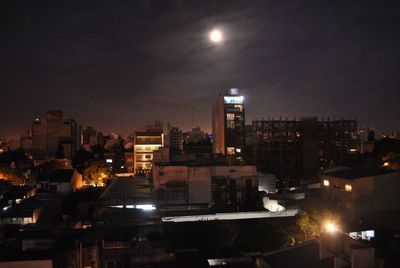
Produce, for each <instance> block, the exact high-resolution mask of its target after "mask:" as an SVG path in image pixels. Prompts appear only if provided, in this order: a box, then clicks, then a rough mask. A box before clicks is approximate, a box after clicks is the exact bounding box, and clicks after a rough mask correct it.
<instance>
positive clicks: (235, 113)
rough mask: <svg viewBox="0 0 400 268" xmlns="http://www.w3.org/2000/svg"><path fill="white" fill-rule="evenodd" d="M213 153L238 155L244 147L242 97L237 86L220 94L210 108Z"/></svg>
mask: <svg viewBox="0 0 400 268" xmlns="http://www.w3.org/2000/svg"><path fill="white" fill-rule="evenodd" d="M212 131H213V153H214V154H223V155H240V154H241V153H242V151H243V150H244V147H245V110H244V97H243V96H241V95H239V91H238V89H237V88H231V89H229V90H228V92H227V93H226V94H220V96H219V98H218V100H217V101H216V102H215V103H214V106H213V109H212Z"/></svg>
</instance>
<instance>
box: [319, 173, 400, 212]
mask: <svg viewBox="0 0 400 268" xmlns="http://www.w3.org/2000/svg"><path fill="white" fill-rule="evenodd" d="M321 188H322V192H323V195H324V197H325V198H328V199H330V200H334V201H335V202H337V204H338V205H339V206H341V207H343V208H346V209H348V210H350V211H353V212H354V213H356V214H357V215H360V214H363V213H368V212H375V211H384V210H394V209H400V173H399V172H396V171H392V170H387V169H377V168H352V169H342V170H338V171H333V172H329V173H326V174H323V175H321Z"/></svg>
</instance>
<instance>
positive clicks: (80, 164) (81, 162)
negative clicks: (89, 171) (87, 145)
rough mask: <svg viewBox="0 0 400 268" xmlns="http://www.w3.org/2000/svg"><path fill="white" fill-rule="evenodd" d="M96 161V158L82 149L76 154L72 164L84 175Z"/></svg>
mask: <svg viewBox="0 0 400 268" xmlns="http://www.w3.org/2000/svg"><path fill="white" fill-rule="evenodd" d="M94 160H95V157H94V155H93V154H92V153H91V152H88V151H86V150H84V149H81V150H79V151H77V152H76V153H75V154H74V156H73V157H72V161H71V162H72V166H73V167H74V168H76V169H77V170H78V171H79V172H81V173H82V172H83V170H84V169H85V168H87V167H88V166H89V165H90V164H91V162H93V161H94Z"/></svg>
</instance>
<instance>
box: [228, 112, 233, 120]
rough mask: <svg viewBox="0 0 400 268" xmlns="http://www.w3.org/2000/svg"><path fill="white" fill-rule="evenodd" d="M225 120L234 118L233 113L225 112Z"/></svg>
mask: <svg viewBox="0 0 400 268" xmlns="http://www.w3.org/2000/svg"><path fill="white" fill-rule="evenodd" d="M226 120H235V114H232V113H227V114H226Z"/></svg>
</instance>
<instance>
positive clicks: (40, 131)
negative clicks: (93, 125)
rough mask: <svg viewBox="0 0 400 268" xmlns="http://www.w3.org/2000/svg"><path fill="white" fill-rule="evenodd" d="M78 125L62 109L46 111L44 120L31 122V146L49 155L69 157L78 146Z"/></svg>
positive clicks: (79, 131)
mask: <svg viewBox="0 0 400 268" xmlns="http://www.w3.org/2000/svg"><path fill="white" fill-rule="evenodd" d="M80 133H81V130H80V126H79V125H78V124H77V123H76V121H75V120H74V119H71V118H68V117H65V116H64V115H63V112H62V111H48V112H47V117H46V120H45V121H41V120H40V119H39V118H37V119H35V121H34V122H33V123H32V142H33V148H35V149H40V150H43V151H45V152H46V153H47V155H48V156H49V157H62V156H65V157H67V158H69V159H71V158H72V155H73V154H74V153H75V151H76V150H78V149H79V148H80V144H81V142H80Z"/></svg>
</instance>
